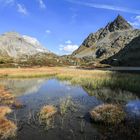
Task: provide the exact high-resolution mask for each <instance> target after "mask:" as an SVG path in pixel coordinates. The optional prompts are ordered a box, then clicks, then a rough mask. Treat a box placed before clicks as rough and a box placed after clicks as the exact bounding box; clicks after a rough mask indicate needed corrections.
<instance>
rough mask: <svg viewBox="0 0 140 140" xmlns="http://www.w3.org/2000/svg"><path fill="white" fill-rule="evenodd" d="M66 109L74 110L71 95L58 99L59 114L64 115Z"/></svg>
mask: <svg viewBox="0 0 140 140" xmlns="http://www.w3.org/2000/svg"><path fill="white" fill-rule="evenodd" d="M68 110H71V111H75V110H76V106H75V104H74V103H73V101H72V98H71V97H67V98H66V99H61V101H60V114H61V115H62V116H64V115H65V114H66V113H67V112H68Z"/></svg>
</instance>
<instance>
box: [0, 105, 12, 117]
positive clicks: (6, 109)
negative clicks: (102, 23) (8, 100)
mask: <svg viewBox="0 0 140 140" xmlns="http://www.w3.org/2000/svg"><path fill="white" fill-rule="evenodd" d="M11 112H12V110H11V108H9V107H7V106H1V107H0V118H4V117H5V116H6V115H7V114H9V113H11Z"/></svg>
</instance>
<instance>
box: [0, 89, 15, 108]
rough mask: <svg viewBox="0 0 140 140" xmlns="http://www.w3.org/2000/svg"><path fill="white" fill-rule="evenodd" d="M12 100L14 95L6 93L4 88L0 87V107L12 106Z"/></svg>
mask: <svg viewBox="0 0 140 140" xmlns="http://www.w3.org/2000/svg"><path fill="white" fill-rule="evenodd" d="M14 100H15V96H14V95H12V94H11V93H10V92H9V91H6V90H5V88H4V87H0V105H12V104H13V103H14Z"/></svg>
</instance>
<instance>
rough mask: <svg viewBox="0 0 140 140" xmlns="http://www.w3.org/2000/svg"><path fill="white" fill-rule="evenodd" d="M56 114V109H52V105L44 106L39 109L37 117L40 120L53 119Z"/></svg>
mask: <svg viewBox="0 0 140 140" xmlns="http://www.w3.org/2000/svg"><path fill="white" fill-rule="evenodd" d="M56 113H57V109H56V107H54V106H53V105H46V106H44V107H42V108H41V110H40V113H39V115H40V119H42V120H46V119H49V118H51V117H53V116H54V115H55V114H56Z"/></svg>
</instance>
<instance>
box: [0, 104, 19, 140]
mask: <svg viewBox="0 0 140 140" xmlns="http://www.w3.org/2000/svg"><path fill="white" fill-rule="evenodd" d="M11 112H12V110H11V109H10V108H9V107H6V106H1V107H0V139H8V138H12V137H15V136H16V132H17V126H16V125H15V124H14V123H13V122H12V121H10V120H8V119H7V118H6V115H7V114H9V113H11Z"/></svg>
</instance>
